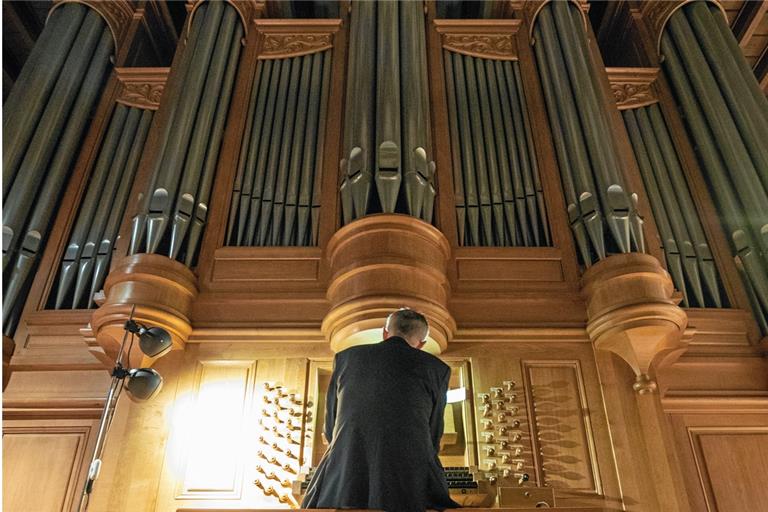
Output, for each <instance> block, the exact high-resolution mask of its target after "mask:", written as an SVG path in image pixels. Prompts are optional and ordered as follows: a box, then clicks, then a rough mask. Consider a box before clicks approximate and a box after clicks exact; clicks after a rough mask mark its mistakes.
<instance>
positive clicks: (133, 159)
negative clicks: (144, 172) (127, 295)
mask: <svg viewBox="0 0 768 512" xmlns="http://www.w3.org/2000/svg"><path fill="white" fill-rule="evenodd" d="M153 115H154V112H153V111H152V110H144V111H142V113H141V120H140V121H139V127H138V128H137V129H136V134H135V135H134V137H133V144H132V146H131V152H130V154H129V155H128V161H127V162H126V163H125V171H123V176H122V178H121V181H120V187H119V188H118V189H117V193H116V194H115V199H114V202H113V207H112V208H111V211H110V213H109V220H108V221H107V225H106V226H105V228H104V234H103V235H102V237H101V241H100V243H99V248H98V252H97V253H96V264H95V265H94V269H93V279H92V280H91V287H90V291H89V292H88V303H87V305H86V307H88V308H90V307H93V296H94V295H95V294H96V292H98V291H99V290H101V289H102V287H103V286H104V280H105V279H106V277H107V273H108V272H109V263H110V260H111V259H112V251H113V249H114V245H115V242H116V241H117V237H118V232H119V230H120V222H121V221H122V220H123V215H124V213H125V207H126V206H127V203H128V196H129V194H130V193H131V187H132V186H133V179H134V177H135V176H136V169H138V167H139V160H140V159H141V155H142V153H143V152H144V143H145V142H146V141H147V135H148V134H149V127H150V125H151V124H152V117H153Z"/></svg>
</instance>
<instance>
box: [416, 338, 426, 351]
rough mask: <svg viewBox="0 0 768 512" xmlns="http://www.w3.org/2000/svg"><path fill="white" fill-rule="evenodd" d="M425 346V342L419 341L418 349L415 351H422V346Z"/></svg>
mask: <svg viewBox="0 0 768 512" xmlns="http://www.w3.org/2000/svg"><path fill="white" fill-rule="evenodd" d="M426 344H427V340H424V341H420V342H419V346H418V347H416V348H417V349H419V350H421V349H423V348H424V345H426Z"/></svg>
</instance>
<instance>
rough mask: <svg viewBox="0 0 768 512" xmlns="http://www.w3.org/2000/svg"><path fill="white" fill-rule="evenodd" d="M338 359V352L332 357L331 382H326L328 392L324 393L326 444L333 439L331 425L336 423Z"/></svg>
mask: <svg viewBox="0 0 768 512" xmlns="http://www.w3.org/2000/svg"><path fill="white" fill-rule="evenodd" d="M338 360H339V354H336V356H335V357H334V358H333V373H332V374H331V382H330V383H329V384H328V392H327V393H326V395H325V428H324V429H323V433H324V434H325V439H326V440H327V441H328V444H331V441H332V440H333V427H334V426H335V425H336V388H337V383H336V381H337V380H338V371H337V370H338V364H337V363H338Z"/></svg>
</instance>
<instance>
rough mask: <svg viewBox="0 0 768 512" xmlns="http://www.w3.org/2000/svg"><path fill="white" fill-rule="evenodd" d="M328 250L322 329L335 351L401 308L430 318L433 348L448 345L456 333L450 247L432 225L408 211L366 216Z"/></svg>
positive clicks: (339, 234)
mask: <svg viewBox="0 0 768 512" xmlns="http://www.w3.org/2000/svg"><path fill="white" fill-rule="evenodd" d="M327 254H328V259H329V261H330V268H331V275H332V277H331V282H330V284H329V286H328V292H327V296H328V300H329V301H330V303H331V311H330V312H329V313H328V315H326V317H325V319H324V320H323V325H322V330H323V333H324V334H325V336H326V337H327V338H328V339H329V340H330V341H331V348H332V349H333V350H335V351H339V350H343V349H344V348H347V347H348V346H351V345H354V344H357V343H358V342H357V341H355V335H356V334H358V333H361V332H363V331H367V330H369V329H376V330H377V331H378V330H379V329H381V319H382V318H384V317H386V316H387V314H388V313H390V312H392V311H393V310H395V309H398V308H401V307H404V306H407V307H412V308H414V309H416V310H418V311H420V312H421V313H423V314H424V315H425V316H426V317H427V318H429V320H430V325H431V330H430V336H429V337H430V338H431V340H433V341H434V342H435V343H436V344H437V345H436V346H432V350H434V351H437V352H442V351H444V350H445V349H446V347H447V346H448V343H449V342H450V340H451V339H452V338H453V333H454V332H456V323H455V321H454V320H453V317H452V316H451V314H450V312H449V311H448V298H449V293H450V288H449V286H448V277H447V275H446V269H447V264H448V259H449V258H450V255H451V248H450V245H449V243H448V240H446V238H445V236H444V235H443V234H442V233H441V232H440V231H438V230H437V229H436V228H435V227H434V226H432V225H430V224H427V223H426V222H423V221H421V220H419V219H416V218H414V217H411V216H408V215H393V214H380V215H370V216H367V217H363V218H362V219H358V220H356V221H354V222H351V223H350V224H347V225H346V226H344V227H343V228H341V229H340V230H339V231H337V232H336V234H335V235H334V236H333V237H332V238H331V240H330V241H329V242H328V248H327ZM377 335H378V332H377ZM374 341H375V340H374ZM429 348H430V347H429V346H428V347H427V349H429Z"/></svg>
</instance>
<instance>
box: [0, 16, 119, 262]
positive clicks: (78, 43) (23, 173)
mask: <svg viewBox="0 0 768 512" xmlns="http://www.w3.org/2000/svg"><path fill="white" fill-rule="evenodd" d="M104 30H105V28H104V22H103V21H102V20H101V18H100V17H99V15H98V14H96V12H95V11H90V12H88V14H87V15H86V17H85V21H84V22H83V24H82V26H81V30H80V31H79V32H78V34H77V37H76V38H75V43H74V47H73V51H71V52H70V54H69V56H68V57H67V59H66V61H65V62H64V66H63V69H62V72H61V73H60V74H59V76H58V79H57V80H56V84H55V86H54V88H53V91H51V96H50V100H49V101H48V104H47V105H46V108H45V110H44V111H43V113H42V116H41V118H40V121H39V122H38V124H37V126H36V127H35V130H34V135H33V136H32V138H31V140H30V141H29V146H28V147H27V149H26V153H25V155H24V159H23V161H22V162H21V165H20V166H19V172H18V176H17V177H16V179H15V180H14V182H13V185H12V187H11V189H10V192H9V195H8V199H7V200H6V201H5V205H4V208H3V250H4V252H6V253H9V252H10V253H13V252H14V251H15V250H16V248H17V246H18V245H19V243H20V238H21V235H22V231H23V229H24V224H25V222H26V220H27V216H28V215H29V211H30V207H31V205H32V204H33V202H34V201H35V198H37V197H39V196H38V195H37V193H38V190H39V187H40V186H41V184H42V182H43V179H44V178H43V176H44V174H45V172H46V170H47V169H48V164H49V162H50V159H51V156H52V155H53V153H54V151H55V149H56V141H58V139H59V137H60V136H61V132H62V130H64V128H65V125H66V123H67V120H68V119H69V114H70V112H71V109H72V105H73V104H74V102H75V99H76V98H77V92H78V90H79V89H80V86H81V85H82V81H83V76H84V73H85V71H86V70H87V69H88V64H89V62H90V59H91V57H93V54H94V50H95V49H96V47H97V45H98V43H99V40H100V39H101V36H102V34H103V32H104ZM3 267H4V268H5V263H4V265H3Z"/></svg>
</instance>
